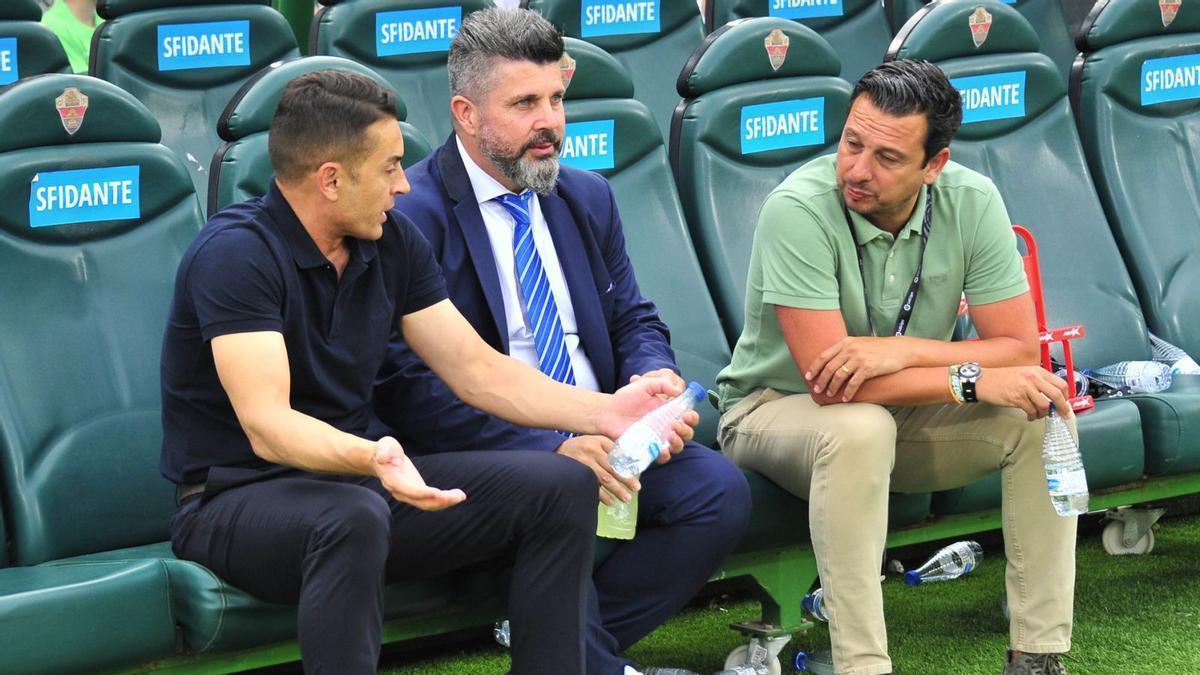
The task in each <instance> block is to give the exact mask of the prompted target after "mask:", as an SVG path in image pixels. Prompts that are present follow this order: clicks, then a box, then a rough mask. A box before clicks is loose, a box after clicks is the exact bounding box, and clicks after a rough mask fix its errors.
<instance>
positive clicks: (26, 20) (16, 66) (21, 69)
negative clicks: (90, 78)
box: [0, 0, 71, 87]
mask: <svg viewBox="0 0 1200 675" xmlns="http://www.w3.org/2000/svg"><path fill="white" fill-rule="evenodd" d="M41 18H42V10H41V8H40V7H38V4H37V2H35V0H6V2H5V3H4V4H3V5H2V6H0V87H6V86H8V85H10V84H12V83H13V82H16V81H17V80H19V79H22V78H25V77H31V76H33V75H44V74H46V73H69V72H71V64H70V62H69V61H67V53H66V52H65V51H63V47H62V43H61V42H59V41H58V36H56V35H55V34H54V32H53V31H51V30H50V29H49V28H47V27H45V26H43V25H42V24H41V23H39V21H40V19H41Z"/></svg>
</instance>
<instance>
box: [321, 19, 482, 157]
mask: <svg viewBox="0 0 1200 675" xmlns="http://www.w3.org/2000/svg"><path fill="white" fill-rule="evenodd" d="M320 2H321V4H322V5H324V6H323V7H322V8H321V9H320V10H319V11H318V12H317V15H316V17H314V18H313V24H312V31H311V32H310V33H309V47H308V53H309V54H324V55H329V56H341V57H344V58H347V59H350V60H351V61H358V62H359V63H362V64H364V65H366V66H369V67H370V68H372V69H373V70H375V71H376V72H378V73H379V74H380V75H382V76H383V78H384V79H385V80H387V81H388V82H391V83H392V87H394V88H395V90H396V91H397V92H399V94H400V96H401V97H402V98H403V99H404V100H405V101H407V102H408V122H409V123H410V124H412V125H413V126H415V127H416V128H417V129H420V130H421V132H422V133H424V134H425V135H426V137H428V138H431V139H433V140H434V141H435V142H441V141H442V140H444V139H445V138H447V137H448V136H449V135H450V81H449V78H448V77H447V75H446V53H447V51H449V49H450V40H451V39H452V38H453V37H454V33H455V32H456V31H457V30H458V26H459V25H461V23H462V20H463V19H465V18H466V17H467V16H468V15H469V14H471V13H472V12H477V11H479V10H481V9H487V8H488V7H492V6H493V3H492V1H491V0H460V1H458V2H455V1H454V0H320Z"/></svg>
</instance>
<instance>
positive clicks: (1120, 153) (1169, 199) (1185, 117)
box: [1070, 0, 1200, 355]
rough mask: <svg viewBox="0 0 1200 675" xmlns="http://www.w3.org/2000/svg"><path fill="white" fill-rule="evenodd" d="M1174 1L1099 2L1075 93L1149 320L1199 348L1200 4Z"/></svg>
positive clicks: (1089, 150)
mask: <svg viewBox="0 0 1200 675" xmlns="http://www.w3.org/2000/svg"><path fill="white" fill-rule="evenodd" d="M1171 7H1172V6H1171V5H1163V6H1161V7H1160V5H1159V4H1158V3H1157V2H1149V1H1146V0H1109V2H1106V3H1103V4H1099V5H1097V6H1096V11H1095V12H1093V13H1092V15H1091V16H1090V17H1088V19H1087V22H1086V23H1085V24H1084V28H1083V30H1082V31H1081V33H1080V36H1079V48H1080V49H1081V50H1082V51H1083V53H1082V54H1081V56H1080V59H1079V60H1078V61H1077V62H1076V64H1075V67H1074V69H1073V70H1072V72H1071V85H1070V92H1071V102H1072V105H1073V107H1074V109H1075V114H1076V119H1077V120H1078V123H1079V135H1080V138H1081V140H1082V141H1083V149H1084V152H1085V154H1086V155H1087V159H1088V167H1089V168H1090V169H1091V171H1092V175H1093V176H1094V177H1095V179H1096V188H1097V190H1098V191H1099V193H1100V201H1101V202H1102V203H1103V205H1104V210H1105V212H1106V213H1107V214H1108V220H1109V224H1110V225H1111V226H1112V229H1113V234H1115V235H1116V238H1117V243H1118V244H1119V245H1120V247H1121V250H1122V252H1123V253H1124V257H1125V262H1126V264H1127V265H1128V266H1129V271H1130V274H1131V275H1132V276H1133V281H1134V286H1135V287H1136V288H1137V292H1138V296H1139V297H1140V298H1141V302H1142V310H1143V311H1144V312H1145V314H1146V320H1147V321H1148V322H1149V324H1150V327H1151V330H1152V331H1153V332H1154V333H1155V334H1156V335H1158V336H1160V337H1162V338H1164V339H1166V340H1168V341H1170V342H1172V343H1174V344H1176V345H1179V346H1180V347H1182V348H1184V349H1185V350H1186V351H1188V352H1189V353H1191V354H1195V355H1200V323H1198V322H1197V317H1198V316H1200V264H1198V263H1200V226H1198V225H1200V195H1197V186H1200V167H1198V166H1197V165H1196V148H1197V144H1196V143H1197V139H1198V138H1200V79H1198V78H1197V74H1198V73H1200V11H1197V10H1196V9H1195V8H1193V7H1192V6H1191V5H1189V4H1184V5H1182V6H1181V5H1174V6H1173V7H1174V8H1175V9H1177V10H1178V13H1177V14H1175V15H1173V16H1171V15H1168V14H1164V13H1163V12H1164V11H1169V8H1171ZM1164 8H1167V9H1165V10H1164ZM1168 18H1170V20H1168Z"/></svg>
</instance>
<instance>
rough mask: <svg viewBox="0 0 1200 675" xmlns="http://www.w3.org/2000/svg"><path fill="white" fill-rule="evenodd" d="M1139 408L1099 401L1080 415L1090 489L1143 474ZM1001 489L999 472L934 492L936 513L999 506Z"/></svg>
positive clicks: (1121, 402) (1115, 401)
mask: <svg viewBox="0 0 1200 675" xmlns="http://www.w3.org/2000/svg"><path fill="white" fill-rule="evenodd" d="M1138 408H1139V406H1136V405H1134V404H1133V402H1132V401H1129V400H1124V399H1111V400H1106V401H1097V402H1096V407H1095V408H1093V409H1092V410H1090V411H1087V412H1084V413H1080V414H1079V415H1078V416H1077V418H1076V419H1077V423H1078V428H1079V451H1080V453H1081V454H1082V455H1083V465H1084V470H1085V472H1086V473H1087V480H1088V488H1089V489H1091V490H1093V491H1094V490H1102V489H1104V488H1110V487H1115V486H1117V485H1123V484H1125V483H1131V482H1133V481H1136V480H1138V479H1139V478H1141V477H1142V470H1143V462H1144V458H1145V452H1144V451H1143V444H1142V424H1141V422H1142V418H1141V417H1140V416H1139V414H1138ZM1000 492H1001V490H1000V472H999V471H997V472H996V473H993V474H991V475H989V476H987V477H985V478H983V479H982V480H979V481H976V482H974V483H972V484H970V485H966V486H964V487H960V488H955V489H953V490H945V491H943V492H937V493H934V495H933V512H934V513H937V514H939V515H951V514H956V513H971V512H973V511H982V510H985V509H992V508H996V507H998V506H1000Z"/></svg>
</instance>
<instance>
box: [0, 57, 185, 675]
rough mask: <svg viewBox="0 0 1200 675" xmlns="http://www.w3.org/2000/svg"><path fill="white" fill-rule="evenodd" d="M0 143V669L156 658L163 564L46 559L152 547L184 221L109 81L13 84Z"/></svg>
mask: <svg viewBox="0 0 1200 675" xmlns="http://www.w3.org/2000/svg"><path fill="white" fill-rule="evenodd" d="M0 129H8V130H15V129H19V130H20V133H6V134H3V135H2V136H0V199H4V200H5V203H8V204H10V205H17V206H15V207H14V208H9V209H7V210H5V211H4V212H3V213H2V214H0V287H2V288H4V293H3V294H0V314H2V315H3V316H6V317H10V319H16V320H8V321H5V322H3V323H2V324H0V336H2V337H0V339H2V341H3V343H4V345H5V349H4V350H3V351H0V371H2V372H4V374H5V377H4V380H3V385H2V388H0V486H2V487H0V496H2V497H3V500H4V506H5V512H6V515H7V527H8V530H9V535H10V536H11V549H10V552H9V553H10V562H11V563H13V564H15V565H21V566H23V567H10V568H6V569H3V570H0V633H2V634H3V635H4V636H5V639H4V641H5V648H4V649H0V672H30V669H33V670H37V671H38V672H49V671H55V672H64V671H72V670H75V671H80V670H95V669H100V668H102V667H104V666H109V667H114V666H117V665H122V664H125V665H128V664H131V663H138V662H140V661H144V660H147V659H149V658H152V657H162V656H166V655H170V654H171V653H172V651H173V648H174V643H175V636H174V625H173V623H172V621H171V607H170V605H169V602H168V596H167V593H166V584H167V578H166V571H165V569H164V568H163V566H162V565H161V564H159V563H158V562H156V561H149V562H148V561H144V560H143V561H127V562H123V563H116V562H113V563H104V564H94V565H93V564H83V563H81V564H59V563H55V562H53V561H56V560H58V559H61V558H65V557H68V556H75V555H79V554H87V553H91V552H95V551H104V550H107V549H110V548H117V547H122V546H130V545H136V544H144V543H149V542H157V541H162V540H163V539H165V538H166V535H167V521H168V519H169V518H170V515H171V512H172V510H173V508H174V500H173V495H172V491H171V487H170V485H169V484H168V483H167V482H166V481H164V480H163V479H162V477H161V476H159V475H158V469H157V466H158V453H159V445H160V443H161V434H162V431H161V421H160V415H159V386H158V354H159V351H160V350H161V342H162V331H163V326H164V324H165V321H166V312H167V305H168V304H169V302H170V297H171V290H172V286H173V279H174V272H175V265H176V262H177V260H178V258H179V256H180V255H181V254H182V253H183V251H184V249H185V248H186V247H187V245H188V244H189V243H190V242H191V240H192V238H193V237H194V236H195V234H196V232H197V231H198V230H199V227H200V222H201V216H200V206H199V204H198V203H197V201H196V198H195V195H194V193H193V190H192V183H191V181H190V179H189V178H188V175H187V170H186V169H185V167H184V166H183V165H182V163H181V162H180V160H179V159H178V158H177V157H176V156H175V155H174V154H172V153H171V151H169V150H168V149H167V148H165V147H163V146H162V145H160V144H159V143H158V140H159V136H160V132H159V128H158V123H157V122H156V121H155V120H154V118H153V116H152V115H151V114H150V112H149V111H148V110H147V109H146V108H145V107H144V106H143V105H141V103H139V102H138V101H137V100H136V99H135V98H134V97H133V96H132V95H131V94H129V93H127V92H125V91H123V90H121V89H119V88H117V87H115V86H113V85H112V84H109V83H107V82H104V81H101V80H97V79H94V78H90V77H84V76H77V75H44V76H40V77H35V78H30V79H27V80H23V81H21V82H18V83H17V84H15V85H13V86H11V87H9V88H7V89H6V90H4V91H3V93H0ZM131 261H132V262H131ZM42 563H46V564H42ZM34 566H36V567H34ZM114 616H119V617H121V620H120V621H114V620H113V617H114ZM63 636H70V639H69V642H70V643H71V645H70V647H69V648H64V646H63V645H61V644H60V643H61V642H62V640H63ZM35 652H36V653H38V654H41V655H42V656H39V658H36V659H33V658H28V657H29V655H30V654H32V653H35Z"/></svg>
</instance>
